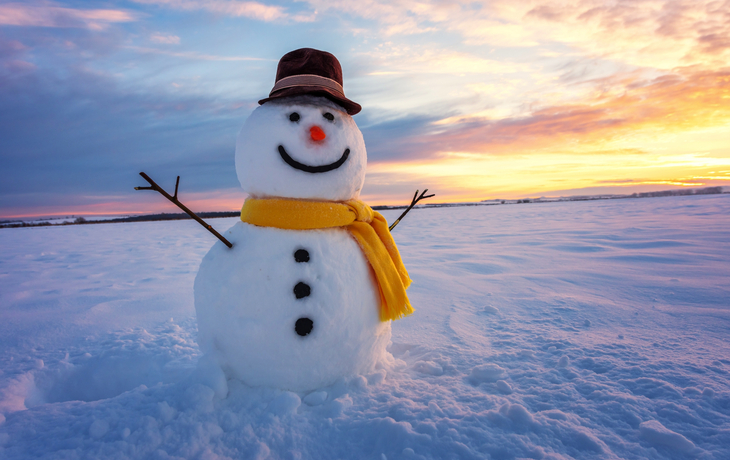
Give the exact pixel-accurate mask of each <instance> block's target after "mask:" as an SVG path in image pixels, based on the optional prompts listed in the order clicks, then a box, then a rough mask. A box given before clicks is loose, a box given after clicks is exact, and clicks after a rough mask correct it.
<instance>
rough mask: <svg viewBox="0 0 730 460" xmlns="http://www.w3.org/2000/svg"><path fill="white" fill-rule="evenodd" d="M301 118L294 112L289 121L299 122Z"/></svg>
mask: <svg viewBox="0 0 730 460" xmlns="http://www.w3.org/2000/svg"><path fill="white" fill-rule="evenodd" d="M300 118H301V117H300V116H299V114H298V113H296V112H292V113H291V115H289V121H293V122H297V121H299V119H300Z"/></svg>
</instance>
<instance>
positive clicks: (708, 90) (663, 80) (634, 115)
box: [404, 69, 730, 155]
mask: <svg viewBox="0 0 730 460" xmlns="http://www.w3.org/2000/svg"><path fill="white" fill-rule="evenodd" d="M595 85H596V88H597V90H596V92H595V94H594V96H593V97H591V98H589V99H586V100H583V101H581V102H580V103H573V104H565V105H558V106H549V107H543V108H537V109H535V110H533V111H532V112H531V113H529V114H528V115H527V116H524V117H516V118H505V119H501V120H492V119H483V118H480V117H470V116H468V115H467V116H464V117H452V118H450V119H449V122H448V123H446V124H444V123H438V124H437V128H438V129H434V131H436V133H434V134H430V135H425V136H418V137H416V138H412V139H409V140H408V141H407V142H404V143H416V144H419V147H418V149H420V151H425V152H430V153H431V154H432V155H438V154H439V153H443V152H449V151H457V152H477V153H482V154H494V153H514V152H515V148H518V149H528V148H539V147H543V146H545V145H551V146H552V147H557V146H559V145H563V146H565V145H570V144H571V143H575V142H580V143H594V144H605V143H607V142H609V141H618V140H621V139H622V138H623V137H624V136H633V135H635V134H636V133H637V132H652V133H654V134H655V135H659V134H671V133H673V132H678V131H686V130H692V129H699V128H706V127H716V126H724V125H726V124H728V123H730V69H723V70H717V71H692V69H683V70H681V71H678V72H677V73H675V74H670V75H664V76H661V77H657V78H654V79H650V80H644V79H641V78H638V76H637V75H628V76H620V77H611V78H607V79H604V80H599V81H596V82H595ZM435 128H436V127H435Z"/></svg>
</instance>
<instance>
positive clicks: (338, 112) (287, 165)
mask: <svg viewBox="0 0 730 460" xmlns="http://www.w3.org/2000/svg"><path fill="white" fill-rule="evenodd" d="M366 163H367V154H366V151H365V143H364V142H363V138H362V133H361V132H360V130H359V129H358V127H357V125H356V124H355V121H354V120H353V119H352V117H351V116H350V115H348V113H347V112H346V110H345V109H344V108H343V107H342V106H341V105H339V104H336V103H334V102H332V101H330V100H329V99H327V98H325V97H321V96H313V95H300V96H292V97H283V98H276V99H270V100H268V101H267V102H266V103H265V104H263V105H261V106H260V107H258V108H257V109H256V110H254V111H253V113H252V114H251V115H250V116H249V118H248V119H247V120H246V122H245V123H244V125H243V128H241V132H240V133H239V135H238V139H237V141H236V173H237V174H238V180H239V181H240V182H241V187H242V188H243V190H244V191H245V192H247V193H248V194H249V195H251V196H254V197H257V198H262V197H285V198H300V199H312V200H327V201H346V200H350V199H354V198H357V197H358V196H359V194H360V190H361V189H362V186H363V182H364V180H365V166H366Z"/></svg>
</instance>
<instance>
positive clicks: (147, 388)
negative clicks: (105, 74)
mask: <svg viewBox="0 0 730 460" xmlns="http://www.w3.org/2000/svg"><path fill="white" fill-rule="evenodd" d="M406 198H407V197H406ZM397 215H398V211H392V212H388V213H386V217H387V218H388V219H390V220H392V219H394V218H395V217H397ZM728 216H730V196H728V195H713V196H687V197H666V198H650V199H641V200H607V201H592V202H567V203H545V204H520V205H510V206H478V207H461V208H440V209H416V210H414V211H412V212H411V213H410V214H409V215H408V217H407V218H406V219H404V221H403V222H402V223H401V224H400V225H399V226H398V228H397V229H396V230H395V231H394V236H395V238H396V241H397V243H398V245H399V247H400V249H401V253H402V254H403V257H404V259H405V263H406V266H407V267H408V268H409V272H410V274H411V276H412V277H413V279H414V284H413V285H412V286H411V288H410V289H409V296H410V298H411V301H412V302H413V304H414V306H415V308H416V313H415V314H414V315H413V316H411V317H409V318H406V319H404V320H399V321H395V322H393V324H392V342H391V343H390V345H389V346H388V352H389V353H390V354H391V355H392V357H393V359H392V361H390V362H389V364H388V365H387V366H384V367H382V368H378V369H374V370H373V371H372V372H370V373H366V374H364V375H356V376H352V377H348V378H343V379H338V380H337V381H336V382H334V383H333V384H331V385H327V386H325V387H323V388H318V389H316V390H313V391H301V392H300V391H285V390H281V389H273V388H268V387H251V386H248V385H246V384H245V383H243V382H241V381H240V380H238V379H231V380H227V381H226V382H225V384H226V385H227V387H228V394H227V396H226V397H220V396H219V395H218V393H219V392H218V391H217V388H218V387H219V386H220V383H221V382H220V375H218V376H216V375H215V374H214V373H211V372H210V369H211V367H210V363H206V361H205V360H201V359H200V357H201V352H200V350H199V348H198V346H197V344H196V336H197V324H196V320H195V316H194V308H193V280H194V277H195V274H196V272H197V270H198V266H199V264H200V261H201V260H202V258H203V256H204V254H205V253H206V252H207V251H208V249H209V248H210V246H211V244H212V241H211V239H210V238H209V235H207V233H206V232H205V231H204V230H202V229H201V228H199V226H198V225H197V224H195V223H194V222H192V221H187V222H186V221H177V222H153V223H125V224H104V225H79V226H67V227H59V228H48V227H37V228H17V229H3V230H0V249H1V250H0V317H1V318H2V321H0V344H1V346H2V354H0V371H1V372H0V413H2V415H1V416H0V458H3V459H26V458H53V459H55V458H64V459H75V458H100V459H104V458H253V459H255V458H259V459H265V458H276V459H279V458H282V459H297V458H299V459H335V458H376V459H384V458H385V459H396V458H421V459H423V458H429V459H430V458H434V459H436V458H438V459H449V458H454V459H455V458H463V459H483V458H487V459H518V458H532V459H569V458H575V459H594V458H600V459H613V458H625V459H644V458H649V459H686V458H698V459H718V460H720V459H727V458H730V384H729V383H728V375H729V374H728V373H729V371H730V358H728V357H729V356H730V350H729V348H730V345H729V342H728V340H727V339H728V331H729V327H728V326H729V322H728V319H729V316H730V310H729V307H730V305H729V303H730V300H728V299H730V292H729V291H730V285H729V282H728V277H727V274H728V273H730V244H729V243H730V230H729V229H730V217H728ZM235 221H236V220H235V219H219V220H214V221H212V224H213V225H214V226H216V228H218V230H220V231H224V230H226V229H227V228H229V227H231V226H232V225H233V224H234V223H235ZM171 318H172V319H171ZM586 320H588V321H590V326H589V327H587V326H586ZM244 352H245V351H242V353H244ZM563 358H565V359H563ZM272 366H275V363H272ZM439 369H440V371H439ZM499 369H502V371H501V372H499ZM218 389H219V388H218Z"/></svg>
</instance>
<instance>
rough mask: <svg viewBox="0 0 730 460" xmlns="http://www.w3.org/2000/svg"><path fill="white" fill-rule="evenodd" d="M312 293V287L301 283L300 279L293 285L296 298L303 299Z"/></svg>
mask: <svg viewBox="0 0 730 460" xmlns="http://www.w3.org/2000/svg"><path fill="white" fill-rule="evenodd" d="M311 293H312V288H310V287H309V285H308V284H306V283H302V282H301V281H300V282H299V283H297V285H296V286H294V295H295V296H297V299H303V298H305V297H307V296H308V295H309V294H311Z"/></svg>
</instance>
